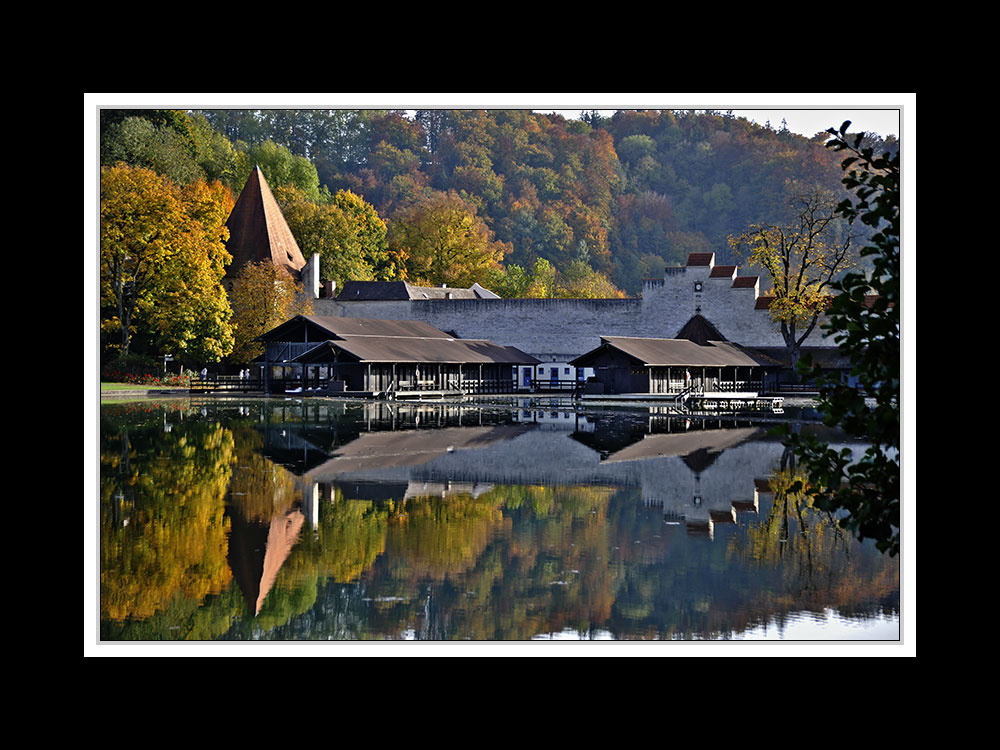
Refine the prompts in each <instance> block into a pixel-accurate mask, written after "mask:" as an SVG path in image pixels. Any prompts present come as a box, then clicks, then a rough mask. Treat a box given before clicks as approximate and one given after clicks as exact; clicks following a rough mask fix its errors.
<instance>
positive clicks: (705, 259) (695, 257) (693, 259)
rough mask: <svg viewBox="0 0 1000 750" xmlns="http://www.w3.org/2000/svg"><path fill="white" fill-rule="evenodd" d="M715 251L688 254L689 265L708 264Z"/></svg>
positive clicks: (710, 262)
mask: <svg viewBox="0 0 1000 750" xmlns="http://www.w3.org/2000/svg"><path fill="white" fill-rule="evenodd" d="M713 258H715V253H691V254H690V255H688V262H687V264H688V265H689V266H710V265H711V264H712V259H713Z"/></svg>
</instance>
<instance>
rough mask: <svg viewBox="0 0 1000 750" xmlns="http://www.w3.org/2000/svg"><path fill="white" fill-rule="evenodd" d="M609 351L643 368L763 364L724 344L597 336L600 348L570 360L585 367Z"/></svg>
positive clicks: (741, 349) (745, 353) (734, 347)
mask: <svg viewBox="0 0 1000 750" xmlns="http://www.w3.org/2000/svg"><path fill="white" fill-rule="evenodd" d="M609 350H615V351H618V352H621V353H622V354H624V355H626V356H627V357H629V358H631V359H633V360H634V361H636V362H638V363H640V364H642V365H644V366H646V367H678V366H682V367H683V366H691V367H759V366H761V365H762V364H764V363H763V362H762V361H761V360H758V359H756V358H754V357H753V356H751V354H750V353H748V352H747V351H746V350H745V349H743V348H742V347H739V346H737V345H735V344H731V343H729V342H727V341H709V342H706V343H705V344H698V343H695V342H694V341H690V340H687V339H651V338H630V337H625V336H601V345H600V346H599V347H597V348H596V349H593V350H591V351H589V352H587V353H586V354H584V355H582V356H579V357H577V358H576V359H574V360H572V361H570V364H571V365H574V366H577V367H581V366H589V365H590V364H591V363H592V362H594V361H595V360H597V359H599V358H600V356H601V355H602V354H604V353H606V352H608V351H609Z"/></svg>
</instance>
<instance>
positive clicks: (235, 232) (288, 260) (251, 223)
mask: <svg viewBox="0 0 1000 750" xmlns="http://www.w3.org/2000/svg"><path fill="white" fill-rule="evenodd" d="M226 227H228V229H229V241H228V242H227V243H226V249H227V250H229V252H230V254H231V255H232V256H233V262H232V265H231V266H230V267H229V270H228V275H230V276H234V275H236V274H237V273H239V270H240V269H241V268H242V267H243V266H244V265H246V264H247V263H259V262H260V261H262V260H270V261H271V262H272V263H274V265H276V266H278V267H279V268H285V269H287V270H288V272H289V273H290V274H291V275H292V278H295V279H299V278H300V276H301V274H300V271H301V270H302V268H303V267H304V266H305V265H306V259H305V257H304V256H303V255H302V251H301V250H299V245H298V243H297V242H296V241H295V237H293V236H292V230H291V229H289V228H288V223H287V222H286V221H285V217H284V216H283V215H282V213H281V209H280V208H278V203H277V201H275V199H274V196H273V195H272V194H271V188H269V187H268V186H267V181H266V180H265V179H264V175H263V173H262V172H261V171H260V167H254V168H253V172H251V173H250V177H249V178H248V179H247V184H246V185H244V186H243V192H241V193H240V197H239V198H238V199H237V200H236V205H235V206H233V212H232V213H231V214H230V215H229V219H228V220H227V221H226Z"/></svg>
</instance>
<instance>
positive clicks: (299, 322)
mask: <svg viewBox="0 0 1000 750" xmlns="http://www.w3.org/2000/svg"><path fill="white" fill-rule="evenodd" d="M303 327H308V329H309V330H310V332H311V336H315V337H316V339H315V340H316V342H317V343H319V342H320V341H321V340H323V339H336V338H341V337H344V336H409V337H418V338H442V339H446V338H451V337H450V336H449V335H448V334H447V333H445V332H444V331H440V330H438V329H437V328H435V327H434V326H432V325H428V324H427V323H422V322H420V321H418V320H380V319H377V318H339V317H329V316H323V315H296V316H295V317H294V318H291V319H289V320H286V321H285V322H284V323H282V324H281V325H279V326H277V327H276V328H272V329H271V330H270V331H268V332H267V333H265V334H263V335H262V336H260V338H259V339H258V340H260V341H291V340H296V341H297V340H298V339H299V337H298V336H296V335H295V332H296V331H298V330H299V329H300V328H303ZM290 335H291V336H292V337H293V338H291V339H289V338H283V337H287V336H290ZM303 340H304V339H303Z"/></svg>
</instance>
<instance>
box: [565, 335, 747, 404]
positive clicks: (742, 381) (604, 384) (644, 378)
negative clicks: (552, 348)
mask: <svg viewBox="0 0 1000 750" xmlns="http://www.w3.org/2000/svg"><path fill="white" fill-rule="evenodd" d="M570 364H572V365H574V366H576V367H592V368H593V369H594V375H593V377H592V378H590V379H589V380H588V385H587V392H588V393H590V394H659V395H674V396H678V397H680V396H686V395H692V394H694V395H699V396H713V395H715V394H726V395H727V396H728V397H731V398H736V397H739V396H744V395H745V396H747V397H755V396H756V395H757V394H758V393H759V392H760V391H761V389H762V387H763V380H764V376H765V366H764V361H763V359H762V358H759V357H755V356H753V355H752V354H751V353H750V352H748V350H746V349H745V348H743V347H740V346H737V345H735V344H732V343H729V342H728V341H704V342H703V343H698V342H695V341H691V340H689V339H654V338H627V337H622V336H602V337H601V345H600V346H598V347H597V348H596V349H593V350H591V351H589V352H587V353H586V354H584V355H582V356H580V357H577V358H576V359H574V360H572V361H571V363H570Z"/></svg>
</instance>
